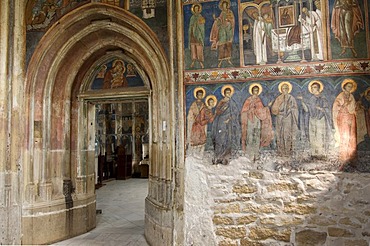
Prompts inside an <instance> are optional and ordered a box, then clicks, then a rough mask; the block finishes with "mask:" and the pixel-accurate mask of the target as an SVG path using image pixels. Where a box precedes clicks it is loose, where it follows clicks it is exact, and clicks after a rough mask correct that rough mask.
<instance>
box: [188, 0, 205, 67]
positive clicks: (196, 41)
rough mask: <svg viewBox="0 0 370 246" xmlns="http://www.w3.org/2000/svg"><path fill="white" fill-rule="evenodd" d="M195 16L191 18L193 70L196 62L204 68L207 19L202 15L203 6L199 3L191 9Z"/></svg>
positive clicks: (190, 39) (190, 46) (190, 32)
mask: <svg viewBox="0 0 370 246" xmlns="http://www.w3.org/2000/svg"><path fill="white" fill-rule="evenodd" d="M191 12H192V13H193V15H192V16H191V18H190V23H189V48H190V55H191V65H190V68H193V67H194V65H195V62H199V65H200V67H201V68H204V64H203V63H204V54H203V47H204V25H205V19H204V17H203V16H202V15H201V12H202V5H201V4H199V3H195V4H193V6H192V7H191Z"/></svg>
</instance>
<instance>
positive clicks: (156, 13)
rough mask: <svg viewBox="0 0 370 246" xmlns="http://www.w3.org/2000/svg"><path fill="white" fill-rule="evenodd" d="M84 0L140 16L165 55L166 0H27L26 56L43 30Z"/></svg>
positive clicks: (166, 40)
mask: <svg viewBox="0 0 370 246" xmlns="http://www.w3.org/2000/svg"><path fill="white" fill-rule="evenodd" d="M88 3H103V4H108V5H112V6H116V7H118V8H122V9H125V10H128V11H130V12H131V13H133V14H134V15H136V16H137V17H139V18H141V19H142V20H143V21H144V22H145V23H146V24H147V25H148V26H149V27H150V28H151V29H152V30H153V32H154V33H155V35H157V37H158V39H159V40H160V42H161V43H162V44H163V48H164V49H165V50H166V52H167V54H168V50H167V49H168V47H169V45H168V43H169V42H168V31H167V6H166V0H30V1H28V2H27V6H26V12H25V19H26V27H27V58H26V62H27V63H28V61H29V60H30V58H31V56H32V54H33V51H34V49H35V47H36V46H37V44H38V43H39V41H40V40H41V38H42V36H43V35H44V34H45V32H46V31H47V30H48V29H49V28H50V27H51V26H52V25H53V24H54V23H56V22H57V21H58V20H59V19H60V18H62V17H63V16H64V15H66V14H68V13H69V12H71V11H73V10H75V9H77V8H79V7H81V6H83V5H85V4H88Z"/></svg>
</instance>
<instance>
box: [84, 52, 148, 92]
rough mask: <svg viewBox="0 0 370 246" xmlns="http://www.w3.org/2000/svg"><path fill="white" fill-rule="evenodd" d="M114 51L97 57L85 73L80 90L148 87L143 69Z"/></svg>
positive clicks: (125, 89) (144, 88)
mask: <svg viewBox="0 0 370 246" xmlns="http://www.w3.org/2000/svg"><path fill="white" fill-rule="evenodd" d="M122 53H123V52H120V51H116V52H113V53H112V54H108V55H106V56H103V57H101V58H100V59H97V60H96V61H95V62H94V64H93V65H92V66H91V67H90V69H89V72H88V73H87V76H86V79H85V81H86V82H85V83H84V85H83V86H82V88H81V92H82V93H83V92H89V91H101V92H104V91H107V90H114V91H116V92H118V91H122V92H125V91H130V90H131V89H137V88H140V87H141V89H143V90H149V89H150V82H149V79H148V77H147V76H146V73H145V71H144V70H143V69H142V68H141V66H140V65H139V64H137V62H136V61H135V60H134V59H132V58H130V57H127V56H125V55H122Z"/></svg>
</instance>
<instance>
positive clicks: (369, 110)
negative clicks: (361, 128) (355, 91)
mask: <svg viewBox="0 0 370 246" xmlns="http://www.w3.org/2000/svg"><path fill="white" fill-rule="evenodd" d="M361 105H362V107H363V109H364V113H365V122H366V129H367V136H368V138H370V87H369V88H367V89H366V91H365V93H364V94H363V96H362V97H361Z"/></svg>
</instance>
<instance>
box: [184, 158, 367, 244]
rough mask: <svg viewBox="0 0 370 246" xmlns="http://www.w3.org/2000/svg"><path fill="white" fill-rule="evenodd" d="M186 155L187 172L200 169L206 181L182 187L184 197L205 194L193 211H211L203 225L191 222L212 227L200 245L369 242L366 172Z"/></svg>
mask: <svg viewBox="0 0 370 246" xmlns="http://www.w3.org/2000/svg"><path fill="white" fill-rule="evenodd" d="M190 159H191V161H192V163H190V162H189V168H191V171H188V172H189V173H191V176H193V177H197V176H198V175H197V173H198V172H204V173H205V174H203V175H202V176H203V178H204V180H203V182H202V183H203V185H207V186H208V187H209V192H208V193H202V192H201V191H202V190H203V189H202V188H198V190H192V191H188V192H192V197H190V199H187V204H192V203H193V202H195V201H192V200H191V199H193V198H194V199H196V196H199V197H201V199H202V200H203V201H204V200H206V199H209V200H208V201H207V202H206V203H201V204H199V207H198V208H201V207H202V208H203V209H204V211H197V216H198V217H202V216H201V214H202V213H212V221H211V223H209V227H208V228H203V229H202V228H197V229H199V230H201V231H202V230H203V231H204V230H207V229H211V230H213V231H214V239H213V244H209V242H212V240H207V241H203V242H204V243H205V242H207V244H203V245H222V246H226V245H227V246H234V245H237V246H239V245H240V246H246V245H333V246H334V245H335V246H339V245H369V242H370V220H369V219H370V207H369V203H370V195H369V194H370V186H369V185H368V184H369V182H370V174H360V173H332V172H272V171H266V170H258V169H255V168H254V167H253V164H250V163H249V161H246V160H245V159H238V160H236V161H232V162H231V163H230V165H228V166H222V165H220V166H216V165H211V164H210V162H209V163H208V162H207V159H205V160H198V159H195V158H190ZM249 164H250V165H249ZM249 167H250V168H249ZM190 179H191V178H190ZM188 182H191V180H189V181H188ZM198 182H199V181H198ZM187 198H189V197H187ZM207 205H209V206H207ZM192 206H193V207H194V206H196V205H195V203H194V204H192ZM207 210H209V211H207ZM187 212H190V211H187ZM199 213H200V214H199ZM189 216H190V215H189ZM187 221H188V222H190V225H191V219H190V220H187ZM203 223H204V222H203ZM203 225H204V224H203ZM193 226H194V225H193ZM186 229H187V230H189V228H186ZM193 229H194V230H195V228H193ZM197 241H198V242H200V241H201V240H200V239H199V240H198V239H196V238H191V239H189V240H188V242H189V243H191V242H197ZM194 245H198V244H194Z"/></svg>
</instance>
